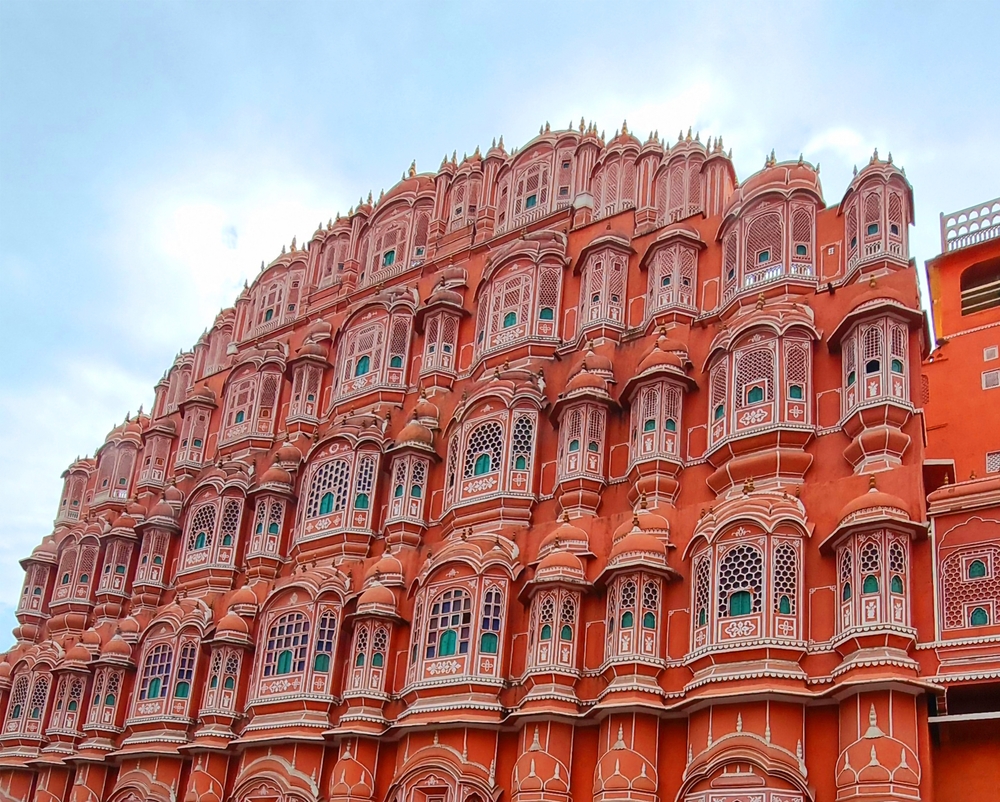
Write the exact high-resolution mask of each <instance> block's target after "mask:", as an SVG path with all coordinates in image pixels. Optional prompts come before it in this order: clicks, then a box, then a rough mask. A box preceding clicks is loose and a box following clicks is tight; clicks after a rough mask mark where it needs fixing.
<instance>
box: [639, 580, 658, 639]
mask: <svg viewBox="0 0 1000 802" xmlns="http://www.w3.org/2000/svg"><path fill="white" fill-rule="evenodd" d="M659 605H660V589H659V588H658V587H657V586H656V583H655V582H647V583H646V584H645V586H644V587H643V589H642V610H643V612H642V626H643V628H644V629H656V611H657V609H658V608H659Z"/></svg>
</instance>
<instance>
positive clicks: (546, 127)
mask: <svg viewBox="0 0 1000 802" xmlns="http://www.w3.org/2000/svg"><path fill="white" fill-rule="evenodd" d="M551 130H552V129H551V128H549V121H548V120H546V121H545V133H549V131H551Z"/></svg>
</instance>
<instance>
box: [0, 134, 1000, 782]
mask: <svg viewBox="0 0 1000 802" xmlns="http://www.w3.org/2000/svg"><path fill="white" fill-rule="evenodd" d="M912 221H913V196H912V191H911V187H910V185H909V183H908V182H907V180H906V177H905V174H904V173H903V172H902V171H901V170H900V169H899V168H897V167H896V166H895V165H894V164H893V163H892V158H891V156H889V157H888V158H887V159H881V158H879V157H878V154H877V153H876V154H875V155H874V156H873V157H872V159H871V160H870V162H869V163H868V164H866V165H864V166H863V168H862V169H861V170H859V171H858V172H857V174H856V175H855V177H854V179H853V181H852V182H851V184H850V186H848V187H847V188H846V191H845V192H844V194H843V197H842V198H841V199H840V200H838V201H837V202H835V203H834V204H833V205H830V206H827V202H826V200H825V199H824V196H823V192H822V188H821V185H820V180H819V168H818V166H813V165H811V164H809V163H807V162H805V161H803V159H802V158H799V159H797V160H791V161H787V162H779V161H777V160H776V158H775V157H774V154H773V153H772V154H771V155H770V156H769V157H768V158H767V159H766V160H765V163H764V166H763V168H762V169H761V170H760V171H759V172H757V173H755V174H753V175H751V176H749V177H746V178H745V179H744V180H742V181H740V180H738V178H737V176H736V173H735V170H734V168H733V164H732V161H731V159H730V156H729V155H728V154H727V152H726V150H725V148H724V147H723V143H722V141H721V139H710V140H709V141H707V142H701V141H700V137H698V136H692V134H691V132H688V133H687V134H682V135H681V136H680V137H678V139H677V141H676V142H674V143H672V144H667V143H665V142H663V141H662V140H661V139H660V138H659V137H658V135H653V134H651V135H650V136H649V137H648V138H647V139H646V140H645V141H641V140H640V139H638V138H636V137H635V136H634V135H633V134H631V133H630V132H629V131H628V129H627V127H626V126H625V125H623V126H622V128H621V130H620V131H618V132H616V134H615V136H614V137H612V138H609V139H607V140H605V138H604V137H603V135H601V134H599V133H598V132H597V130H596V128H595V127H594V126H593V125H587V124H585V123H583V122H582V121H581V124H580V125H579V126H578V127H576V126H574V127H573V128H570V129H567V130H559V131H557V130H552V129H550V127H549V126H548V125H545V126H544V127H543V129H542V130H541V131H540V132H539V135H538V136H537V137H536V138H535V139H533V140H531V141H530V142H528V143H527V144H525V145H524V146H523V147H521V148H520V149H517V150H516V151H513V152H507V151H506V150H505V148H504V146H503V140H502V139H501V140H500V142H499V143H498V144H495V145H494V146H492V147H491V148H490V149H489V150H488V151H487V152H486V153H481V152H480V151H479V150H478V149H477V151H476V152H475V153H474V154H473V155H472V156H468V157H466V158H463V159H462V160H461V161H459V160H457V159H456V158H454V157H452V158H450V159H448V158H446V159H445V160H444V161H443V162H442V163H441V166H440V168H439V169H438V170H437V171H436V172H433V173H421V172H418V171H417V170H416V167H415V165H413V166H411V168H410V169H409V171H408V173H407V174H405V175H404V177H403V179H402V180H401V181H400V182H399V183H398V184H397V185H396V186H395V187H393V188H392V189H391V190H390V191H388V192H386V193H384V194H383V195H382V196H380V197H379V199H378V200H377V201H373V200H372V198H371V197H369V199H368V200H367V201H361V202H359V204H358V205H357V206H356V207H354V208H352V209H351V210H350V212H349V213H348V214H347V215H346V216H343V217H341V216H339V215H338V216H337V218H336V219H335V220H331V221H330V222H329V223H328V224H325V225H321V226H320V227H319V228H318V229H317V230H316V232H315V233H314V234H313V235H312V237H311V238H310V239H309V241H308V242H307V243H305V244H304V245H302V246H301V247H300V246H299V245H298V244H297V243H296V241H295V240H293V241H292V244H291V247H290V248H287V249H283V250H282V253H281V255H280V256H278V257H277V258H276V259H275V260H274V261H272V262H271V263H270V264H268V265H266V266H262V269H261V272H260V274H259V275H258V276H257V277H256V278H255V279H254V281H253V282H252V283H250V284H248V285H247V286H246V288H245V289H244V290H243V292H242V293H241V294H240V296H239V297H238V298H237V299H236V301H235V303H234V305H233V306H232V307H231V308H228V309H225V310H223V311H221V312H220V313H219V315H218V317H217V318H216V319H215V321H214V323H213V324H212V326H211V328H210V329H209V330H207V331H206V333H205V334H204V335H203V336H202V337H201V339H200V340H199V341H198V342H197V343H196V344H195V346H194V347H193V348H192V349H191V350H190V351H185V352H183V353H181V354H180V355H179V356H178V357H177V359H176V360H175V362H174V364H173V365H172V366H171V367H170V368H169V370H168V371H167V372H166V373H165V375H164V377H163V379H162V380H161V381H160V382H159V383H158V384H157V385H156V396H155V403H154V405H153V407H152V410H151V411H150V412H149V413H148V414H146V413H140V414H139V415H137V416H134V417H133V416H130V417H128V418H127V419H126V420H125V421H124V422H123V423H122V424H121V425H119V426H117V427H116V428H114V429H113V430H112V431H111V433H110V434H109V435H108V436H107V438H106V440H105V442H104V444H103V445H102V446H101V447H100V448H99V449H98V451H97V453H96V455H95V456H94V457H93V458H86V459H80V460H77V461H76V462H74V463H73V464H72V465H70V466H69V468H68V469H67V470H66V473H65V474H64V480H65V482H64V489H63V493H62V497H61V498H60V499H59V502H58V508H57V513H56V518H55V523H54V527H53V530H52V532H51V534H48V535H46V536H45V537H44V539H42V540H41V543H40V545H39V546H38V547H37V548H36V549H35V550H34V551H33V552H32V553H31V555H30V556H29V557H27V558H25V559H24V560H23V563H22V564H23V566H24V569H25V582H24V587H23V593H22V595H21V598H20V603H19V606H18V608H17V618H18V621H19V626H18V627H17V629H16V630H15V635H16V638H17V643H16V645H15V646H14V648H13V649H12V650H11V651H10V652H8V653H7V654H6V656H5V657H4V660H3V662H2V663H0V722H2V729H0V799H2V800H31V801H32V802H55V800H70V802H138V800H155V802H179V801H181V800H183V802H196V801H198V802H230V801H231V802H321V801H322V802H369V801H371V802H376V801H377V802H382V801H383V800H387V801H388V802H499V801H500V800H510V802H570V800H573V802H626V801H627V802H659V801H660V800H662V801H663V802H668V801H669V802H674V801H676V802H807V800H811V801H815V800H831V801H832V800H844V801H845V802H846V801H847V800H861V799H865V800H930V799H935V798H937V799H948V798H954V799H958V798H962V797H961V796H960V795H958V796H956V795H952V796H950V797H949V790H948V787H947V784H945V785H942V784H941V783H938V782H936V781H935V774H934V772H935V767H936V764H937V763H939V762H940V763H942V764H943V765H945V766H946V767H947V766H952V765H959V764H961V762H962V760H963V759H964V755H965V754H966V752H965V751H964V747H963V746H962V745H961V740H960V739H958V740H956V739H952V740H949V741H947V743H945V742H943V741H942V739H941V737H940V731H941V730H942V728H945V727H946V726H947V727H952V728H956V727H957V728H959V729H960V728H961V722H960V721H959V720H957V719H955V720H952V719H949V721H952V723H951V724H948V725H945V724H943V723H941V722H939V721H936V720H935V719H941V718H942V717H946V716H952V717H953V718H954V715H955V714H954V713H953V711H951V710H950V709H949V710H945V707H944V704H943V701H942V700H946V699H948V698H950V697H949V694H950V693H951V691H950V690H949V683H952V684H957V685H961V686H962V688H967V687H973V688H974V689H975V687H988V688H992V687H994V686H992V685H990V684H989V683H990V680H991V679H993V678H996V677H997V676H1000V657H998V643H1000V609H997V608H996V607H995V605H996V596H997V592H996V589H997V587H1000V586H997V585H995V584H991V583H994V582H995V581H996V580H995V579H994V577H995V576H997V574H996V573H995V572H996V571H1000V531H998V530H1000V523H998V522H997V518H1000V516H998V515H997V514H996V509H995V507H994V509H993V510H989V509H988V503H989V499H992V500H993V502H996V498H997V497H996V492H997V491H996V490H995V489H994V490H992V491H989V492H992V493H993V495H992V496H991V495H989V492H986V493H981V494H980V495H981V496H982V498H984V499H986V501H984V502H983V505H981V508H979V509H978V511H977V513H976V516H975V517H976V518H977V521H976V522H974V523H973V524H972V525H971V527H967V530H966V532H965V533H962V534H957V535H954V536H953V535H951V534H949V535H948V536H947V537H945V538H944V539H935V530H934V526H938V529H937V530H936V531H937V532H938V533H940V532H941V531H942V529H941V527H942V526H944V523H940V524H938V523H935V522H936V521H942V522H943V520H944V518H945V517H947V516H948V515H951V514H952V512H951V510H953V507H954V506H960V505H952V507H947V505H945V506H940V504H939V502H938V501H937V500H934V501H933V503H932V504H931V509H932V511H933V512H934V515H935V516H938V517H936V518H935V517H929V516H928V500H927V493H928V492H930V490H931V489H930V488H928V487H927V486H926V483H927V482H928V481H930V480H933V481H936V482H938V485H939V486H937V487H936V488H935V489H934V492H935V493H949V492H953V491H954V488H956V487H960V484H959V483H957V479H956V476H955V474H954V470H952V474H951V476H950V480H949V481H950V488H951V489H949V488H948V487H945V488H943V489H942V488H941V487H940V485H943V484H944V482H943V481H940V477H941V476H945V475H947V473H948V465H947V464H946V463H947V460H948V459H953V458H952V457H950V456H948V455H944V454H942V455H941V456H940V457H939V458H938V459H937V461H936V462H934V461H931V462H930V463H928V464H925V462H926V461H927V458H928V446H927V445H925V422H924V418H925V409H924V407H925V404H926V399H927V392H926V383H925V378H924V373H923V368H922V359H923V358H924V357H926V356H927V355H928V351H929V347H930V343H929V332H928V330H927V327H926V323H925V319H924V316H923V315H922V313H921V312H920V307H919V301H918V292H917V282H916V268H915V265H914V264H913V262H912V260H911V259H910V256H909V247H908V235H909V229H910V225H911V223H912ZM994 331H995V329H994ZM994 337H995V335H994ZM998 392H1000V391H998ZM930 397H931V398H933V397H934V390H933V387H932V388H931V391H930ZM942 397H943V396H942ZM953 409H954V408H953V407H951V401H948V402H947V406H945V407H944V408H943V409H942V411H941V413H940V414H941V415H942V416H944V417H943V418H942V419H944V418H947V416H948V414H949V413H951V412H952V411H953ZM969 447H970V448H971V447H974V446H969ZM941 448H942V449H945V450H946V446H941ZM966 458H969V459H971V457H967V456H965V455H963V456H962V457H961V458H960V459H961V460H964V459H966ZM957 464H960V465H962V466H963V470H964V463H962V462H961V461H960V460H959V462H958V463H957ZM942 466H943V467H942ZM928 477H930V480H929V479H928ZM932 495H933V494H932ZM935 499H936V497H935ZM934 504H939V506H937V507H935V506H934ZM941 504H945V502H941ZM939 512H940V515H938V513H939ZM990 516H992V518H990ZM966 517H969V516H966ZM986 519H990V520H992V521H993V522H992V523H991V524H988V525H986V524H983V523H981V522H982V521H984V520H986ZM949 526H951V524H949ZM970 544H972V545H970ZM994 552H996V553H994ZM980 564H982V566H983V569H982V570H983V571H985V573H983V574H980V573H979V572H980V568H979V565H980ZM954 565H957V566H958V568H954ZM956 571H957V573H956V574H955V576H957V577H958V578H957V579H956V580H955V582H956V583H957V584H956V585H955V586H954V587H955V588H958V590H953V588H952V585H947V582H946V581H945V580H942V576H943V575H945V576H951V574H952V573H955V572H956ZM973 574H975V577H973V579H972V580H971V581H972V582H973V583H977V582H978V583H979V584H978V585H976V588H975V592H973V591H972V590H968V591H967V590H964V589H962V588H963V587H964V586H963V584H962V583H963V582H966V581H967V580H968V577H970V576H972V575H973ZM984 578H985V579H984ZM947 581H951V580H947ZM942 582H945V584H944V585H942V584H941V583H942ZM932 586H934V587H935V588H941V587H944V588H947V591H946V592H947V593H948V594H952V593H957V594H958V595H957V596H955V600H954V601H953V600H952V598H951V596H948V597H947V599H942V598H941V597H940V596H939V594H937V593H931V592H928V588H930V587H932ZM980 591H982V592H980ZM977 594H978V595H977ZM959 597H960V598H959ZM990 599H992V601H990ZM983 614H985V616H986V617H985V620H984V619H983ZM963 666H964V667H963ZM984 666H985V667H984ZM977 683H978V685H977ZM984 683H985V685H984ZM987 695H988V694H987ZM987 723H988V722H987ZM983 726H985V725H983ZM946 740H947V739H946ZM956 744H957V745H956ZM956 750H957V751H956ZM977 754H978V753H977ZM980 758H982V759H983V760H985V761H986V762H985V763H984V764H983V765H984V768H983V771H986V772H988V771H990V770H991V768H990V763H989V760H988V754H986V757H985V758H983V757H982V754H980ZM949 761H950V762H949ZM992 770H993V771H995V768H993V769H992ZM956 793H957V791H956Z"/></svg>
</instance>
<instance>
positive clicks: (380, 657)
mask: <svg viewBox="0 0 1000 802" xmlns="http://www.w3.org/2000/svg"><path fill="white" fill-rule="evenodd" d="M388 645H389V632H388V630H387V629H386V628H385V627H379V628H378V629H377V630H375V638H374V640H373V641H372V668H382V667H383V666H384V665H385V653H386V649H387V648H388Z"/></svg>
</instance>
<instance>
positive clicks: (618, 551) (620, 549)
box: [608, 528, 667, 561]
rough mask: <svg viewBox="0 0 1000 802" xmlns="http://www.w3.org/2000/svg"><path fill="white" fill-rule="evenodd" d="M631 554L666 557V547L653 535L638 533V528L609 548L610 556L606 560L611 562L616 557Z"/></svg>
mask: <svg viewBox="0 0 1000 802" xmlns="http://www.w3.org/2000/svg"><path fill="white" fill-rule="evenodd" d="M633 554H635V555H640V554H648V555H652V556H656V557H666V556H667V547H666V546H664V545H663V543H662V542H661V541H660V540H659V538H657V537H655V536H654V535H648V534H646V533H644V532H641V531H639V530H638V528H635V529H633V530H632V531H631V532H629V533H628V534H627V535H625V537H623V538H622V539H621V540H619V541H618V542H617V543H616V544H615V545H614V546H613V547H612V548H611V554H610V555H609V557H608V560H609V561H611V560H614V559H615V558H616V557H623V556H625V555H633Z"/></svg>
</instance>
